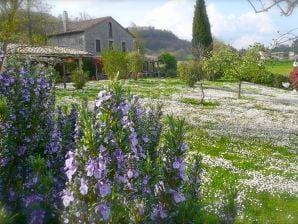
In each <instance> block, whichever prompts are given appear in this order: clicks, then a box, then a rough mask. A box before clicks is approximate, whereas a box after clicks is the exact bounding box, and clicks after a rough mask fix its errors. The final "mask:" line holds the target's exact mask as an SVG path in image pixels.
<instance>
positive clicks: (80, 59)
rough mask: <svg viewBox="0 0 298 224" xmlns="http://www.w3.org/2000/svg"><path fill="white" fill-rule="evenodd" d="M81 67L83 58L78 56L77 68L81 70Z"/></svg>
mask: <svg viewBox="0 0 298 224" xmlns="http://www.w3.org/2000/svg"><path fill="white" fill-rule="evenodd" d="M82 68H83V58H82V57H81V56H80V57H79V69H80V70H82Z"/></svg>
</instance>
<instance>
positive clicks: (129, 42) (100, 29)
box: [85, 18, 134, 55]
mask: <svg viewBox="0 0 298 224" xmlns="http://www.w3.org/2000/svg"><path fill="white" fill-rule="evenodd" d="M109 22H111V23H112V30H113V36H112V38H110V37H109V25H108V24H109ZM85 40H86V42H85V43H86V46H85V47H86V48H85V49H86V51H88V52H89V53H91V54H94V55H100V54H101V52H102V51H103V49H105V48H109V41H113V43H114V45H115V47H116V48H117V49H119V50H122V42H125V45H126V50H127V51H132V50H133V47H134V39H133V37H132V36H131V35H130V34H129V33H128V32H127V31H126V30H125V29H124V28H123V27H122V26H120V25H119V24H118V23H117V22H116V21H115V20H113V19H112V18H111V19H108V20H105V21H104V22H102V23H99V24H97V25H95V26H94V27H92V28H91V29H89V30H87V31H86V32H85ZM96 40H100V43H101V52H96V45H95V41H96Z"/></svg>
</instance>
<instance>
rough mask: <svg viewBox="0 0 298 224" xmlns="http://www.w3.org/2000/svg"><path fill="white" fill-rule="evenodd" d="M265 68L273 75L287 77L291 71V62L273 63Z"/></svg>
mask: <svg viewBox="0 0 298 224" xmlns="http://www.w3.org/2000/svg"><path fill="white" fill-rule="evenodd" d="M266 68H267V70H268V71H270V72H272V73H274V74H281V75H289V74H290V72H291V71H292V70H293V61H275V62H273V63H272V64H268V65H267V66H266Z"/></svg>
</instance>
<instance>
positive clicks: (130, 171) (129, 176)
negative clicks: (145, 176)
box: [127, 169, 133, 179]
mask: <svg viewBox="0 0 298 224" xmlns="http://www.w3.org/2000/svg"><path fill="white" fill-rule="evenodd" d="M127 177H128V179H131V178H132V177H133V171H132V170H131V169H129V170H128V171H127Z"/></svg>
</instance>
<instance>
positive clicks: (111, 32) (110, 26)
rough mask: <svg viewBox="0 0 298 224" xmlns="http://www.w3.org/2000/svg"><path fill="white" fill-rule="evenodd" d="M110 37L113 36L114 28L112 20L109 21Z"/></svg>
mask: <svg viewBox="0 0 298 224" xmlns="http://www.w3.org/2000/svg"><path fill="white" fill-rule="evenodd" d="M109 38H113V28H112V23H111V22H109Z"/></svg>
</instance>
